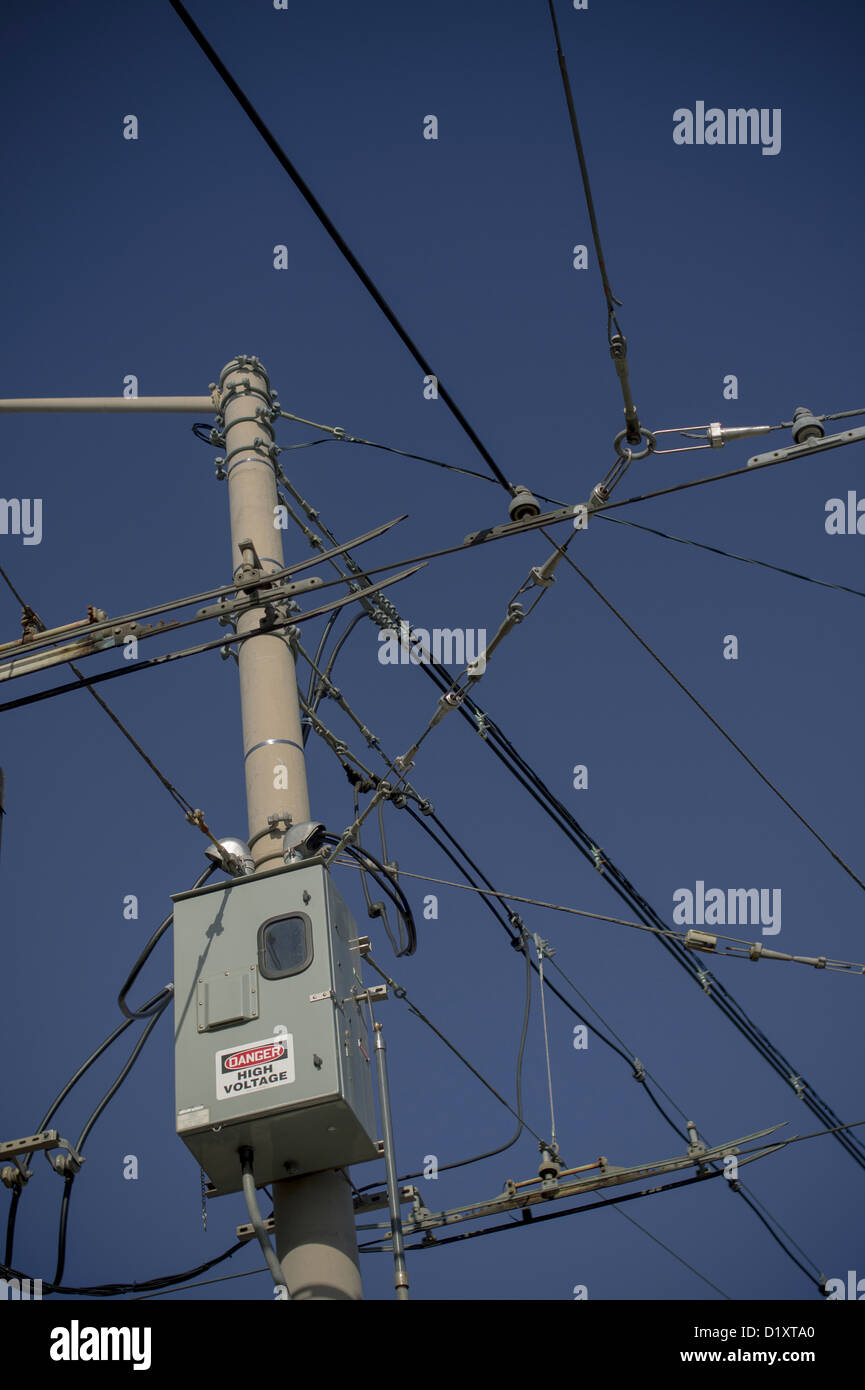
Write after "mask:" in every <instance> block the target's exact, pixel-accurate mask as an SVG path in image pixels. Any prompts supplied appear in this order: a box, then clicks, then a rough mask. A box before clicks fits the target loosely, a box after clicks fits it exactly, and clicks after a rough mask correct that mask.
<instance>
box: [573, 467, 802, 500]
mask: <svg viewBox="0 0 865 1390" xmlns="http://www.w3.org/2000/svg"><path fill="white" fill-rule="evenodd" d="M794 457H796V458H805V457H806V455H804V454H796V455H795V456H794ZM790 461H791V460H789V459H770V460H767V462H766V463H761V464H760V467H761V468H777V466H778V464H779V463H789V462H790ZM756 472H757V469H756V468H747V467H745V468H732V469H731V470H730V471H729V473H712V474H711V475H710V476H709V477H708V478H691V479H690V481H689V482H687V483H674V484H673V485H672V486H671V487H662V488H658V490H657V492H644V493H641V494H640V496H639V497H623V498H622V500H621V501H620V502H605V503H604V504H603V506H600V507H594V508H593V509H592V514H593V515H597V513H599V512H611V511H612V510H613V508H614V507H629V506H630V505H631V503H632V502H648V501H650V500H651V498H653V497H667V496H668V495H669V494H670V493H671V492H684V490H685V488H689V487H702V486H703V484H704V483H719V482H721V481H722V479H724V478H741V477H743V476H744V475H745V474H746V473H749V474H751V475H753V474H754V473H756Z"/></svg>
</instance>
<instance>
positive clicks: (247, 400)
mask: <svg viewBox="0 0 865 1390" xmlns="http://www.w3.org/2000/svg"><path fill="white" fill-rule="evenodd" d="M219 402H220V415H221V418H222V420H223V422H224V428H225V457H226V463H225V470H226V474H227V477H228V487H229V494H230V505H231V541H232V554H233V564H234V576H235V578H236V577H238V576H239V574H240V571H241V568H242V567H243V566H244V565H248V564H255V563H256V557H257V561H258V562H259V563H260V566H261V569H262V570H263V571H264V573H266V574H271V573H273V572H274V571H275V570H278V569H281V568H282V567H283V563H284V561H283V551H282V531H281V530H280V529H279V528H278V527H277V526H276V525H275V524H274V523H275V520H276V516H277V512H276V508H277V505H278V499H277V494H276V478H275V474H274V468H273V462H272V458H271V456H270V454H269V450H270V448H271V446H272V444H273V430H272V420H271V411H272V405H273V397H272V394H271V388H270V382H269V379H268V376H267V372H266V371H265V370H264V368H263V367H262V365H261V363H260V362H259V361H258V359H257V358H254V357H238V358H235V359H234V360H233V361H232V362H229V363H228V365H227V366H226V367H225V368H224V369H223V371H222V374H221V376H220V379H219ZM247 543H249V545H251V547H252V549H250V548H248V546H247ZM242 547H243V548H242ZM263 613H264V610H263V609H261V608H259V609H254V610H252V611H250V612H249V613H245V614H244V615H243V616H242V617H241V618H240V620H239V622H238V627H237V630H238V632H239V633H246V632H249V631H250V630H252V629H254V628H256V627H258V625H259V622H260V619H261V617H262V616H263ZM238 664H239V668H240V699H241V707H242V715H243V749H244V765H245V769H246V799H247V811H248V817H249V844H250V849H251V852H252V857H253V860H254V862H255V868H256V872H257V871H259V870H261V869H272V868H275V867H276V866H277V865H278V864H280V863H281V862H282V840H283V836H284V834H285V830H286V824H287V822H288V821H289V818H290V823H293V824H296V823H298V822H299V821H306V820H309V819H310V812H309V793H308V790H307V784H306V763H305V760H304V753H303V737H302V733H301V725H300V707H299V704H298V699H297V685H296V677H295V668H294V658H293V656H292V653H291V650H290V648H289V646H288V643H287V641H285V639H284V638H283V637H281V636H268V635H266V634H262V635H261V636H259V637H256V639H255V641H254V642H253V641H251V640H250V641H247V642H243V643H242V644H241V647H240V651H239V654H238ZM273 1200H274V1219H275V1225H276V1249H277V1256H278V1258H279V1262H280V1265H281V1267H282V1271H283V1275H284V1277H285V1283H286V1287H287V1288H288V1291H289V1294H290V1296H291V1297H292V1298H298V1299H303V1300H308V1299H360V1298H362V1297H363V1293H362V1290H361V1282H360V1268H359V1260H358V1253H357V1238H356V1235H355V1225H354V1211H353V1207H352V1201H351V1193H350V1191H349V1187H348V1183H347V1181H346V1179H345V1177H344V1176H343V1175H342V1174H341V1173H335V1172H328V1173H316V1174H313V1175H311V1176H309V1177H302V1178H296V1179H293V1180H292V1179H287V1180H286V1181H284V1182H276V1183H274V1184H273Z"/></svg>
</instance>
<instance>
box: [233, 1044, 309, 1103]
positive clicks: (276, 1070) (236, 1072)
mask: <svg viewBox="0 0 865 1390" xmlns="http://www.w3.org/2000/svg"><path fill="white" fill-rule="evenodd" d="M215 1061H216V1098H217V1100H229V1099H232V1100H245V1101H247V1102H249V1105H250V1107H251V1108H253V1109H260V1108H261V1107H262V1106H268V1107H269V1106H271V1105H273V1104H275V1103H277V1102H275V1101H267V1100H265V1099H263V1098H262V1099H261V1100H259V1097H258V1096H255V1095H247V1092H259V1093H260V1092H262V1091H263V1092H268V1091H274V1090H277V1089H278V1088H279V1087H280V1086H290V1085H291V1084H292V1082H293V1081H294V1040H293V1038H292V1035H291V1033H277V1034H275V1035H274V1036H273V1037H271V1038H255V1039H254V1041H252V1042H248V1043H247V1044H246V1045H245V1047H238V1046H237V1044H235V1045H234V1047H226V1048H223V1049H222V1050H221V1051H220V1052H217V1054H216V1057H215Z"/></svg>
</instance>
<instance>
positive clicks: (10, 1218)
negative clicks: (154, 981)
mask: <svg viewBox="0 0 865 1390" xmlns="http://www.w3.org/2000/svg"><path fill="white" fill-rule="evenodd" d="M131 1024H132V1019H126V1021H125V1022H123V1023H121V1024H120V1025H119V1026H118V1027H117V1028H115V1029H114V1031H113V1033H111V1034H109V1036H108V1037H107V1038H106V1039H105V1041H104V1042H103V1043H100V1045H99V1047H97V1049H96V1051H95V1052H92V1053H91V1054H90V1056H89V1057H88V1058H87V1061H86V1062H84V1063H82V1065H81V1066H80V1067H79V1068H78V1070H77V1072H76V1073H75V1075H74V1076H73V1077H72V1079H71V1081H67V1083H66V1085H65V1086H64V1087H63V1089H62V1091H61V1092H60V1094H59V1095H58V1096H56V1097H55V1099H54V1100H53V1101H52V1103H51V1105H50V1106H49V1107H48V1109H47V1110H46V1112H45V1114H44V1115H43V1117H42V1122H41V1124H40V1125H39V1126H38V1128H37V1129H36V1133H37V1134H41V1133H42V1131H43V1130H44V1129H47V1127H48V1121H49V1120H50V1119H51V1117H52V1116H53V1115H54V1113H55V1111H56V1110H58V1109H59V1107H60V1106H61V1105H62V1104H63V1101H64V1100H65V1099H66V1097H67V1096H68V1095H69V1092H70V1091H71V1090H72V1088H73V1086H77V1084H78V1082H79V1081H80V1080H81V1078H82V1076H84V1074H85V1073H86V1072H87V1071H89V1069H90V1067H92V1066H93V1063H94V1062H96V1061H97V1060H98V1059H99V1058H100V1057H101V1056H102V1054H103V1052H105V1051H106V1049H107V1048H109V1047H110V1046H111V1044H112V1043H113V1042H114V1041H115V1040H116V1039H117V1038H119V1037H120V1035H121V1033H125V1032H126V1029H127V1028H129V1027H130V1026H131ZM22 1191H23V1188H21V1187H16V1189H15V1191H14V1192H13V1194H12V1201H11V1203H10V1207H9V1212H8V1215H7V1218H6V1253H5V1257H4V1263H5V1264H7V1265H10V1264H11V1263H12V1253H13V1247H14V1242H15V1218H16V1215H17V1211H18V1203H19V1201H20V1200H21V1193H22Z"/></svg>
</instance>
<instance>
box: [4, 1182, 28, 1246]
mask: <svg viewBox="0 0 865 1390" xmlns="http://www.w3.org/2000/svg"><path fill="white" fill-rule="evenodd" d="M22 1191H23V1188H21V1187H16V1188H14V1189H13V1191H12V1201H11V1202H10V1203H9V1211H8V1213H7V1216H6V1250H5V1253H4V1255H3V1263H4V1264H6V1265H9V1264H11V1263H12V1248H13V1246H14V1244H15V1218H16V1216H17V1215H18V1203H19V1202H20V1201H21V1193H22Z"/></svg>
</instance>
